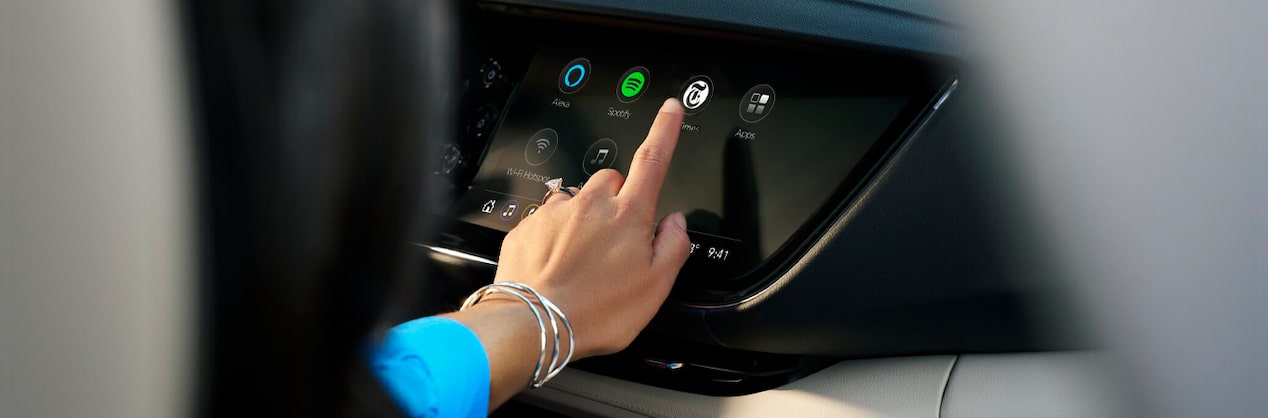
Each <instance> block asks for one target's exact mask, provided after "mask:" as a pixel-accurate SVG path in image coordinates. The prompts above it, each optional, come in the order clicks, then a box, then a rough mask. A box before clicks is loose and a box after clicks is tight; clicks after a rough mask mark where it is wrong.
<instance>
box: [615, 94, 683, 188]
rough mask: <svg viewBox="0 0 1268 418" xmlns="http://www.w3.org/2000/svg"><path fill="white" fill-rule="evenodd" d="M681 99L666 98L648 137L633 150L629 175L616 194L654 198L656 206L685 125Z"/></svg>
mask: <svg viewBox="0 0 1268 418" xmlns="http://www.w3.org/2000/svg"><path fill="white" fill-rule="evenodd" d="M682 114H683V108H682V103H679V102H678V99H673V98H670V99H667V100H665V104H663V105H661V107H660V113H659V114H657V115H656V121H655V122H652V129H651V130H649V131H648V132H647V138H646V139H644V140H643V144H642V145H639V147H638V151H635V152H634V162H633V163H631V164H630V175H629V177H628V178H626V179H625V185H623V186H621V191H620V193H618V194H617V195H618V196H620V197H625V198H630V199H638V200H643V201H648V202H651V206H652V207H655V205H656V198H657V197H658V196H660V186H661V185H663V184H664V183H665V173H667V172H668V171H669V161H670V160H671V159H672V158H673V156H674V148H675V147H677V146H678V132H679V131H680V130H681V129H682Z"/></svg>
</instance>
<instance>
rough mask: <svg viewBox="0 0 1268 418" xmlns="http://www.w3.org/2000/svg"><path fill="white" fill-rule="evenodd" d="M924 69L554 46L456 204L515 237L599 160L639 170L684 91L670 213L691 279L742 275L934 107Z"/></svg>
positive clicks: (666, 191) (516, 96) (663, 202)
mask: <svg viewBox="0 0 1268 418" xmlns="http://www.w3.org/2000/svg"><path fill="white" fill-rule="evenodd" d="M913 74H914V73H913ZM915 77H916V76H914V75H912V74H904V73H902V72H901V71H896V70H894V68H893V67H887V66H880V65H876V64H875V63H874V62H870V61H863V60H859V61H854V60H851V59H849V58H845V57H839V58H817V57H813V56H807V55H799V54H793V53H785V52H780V51H778V50H777V49H773V48H771V49H762V48H754V49H744V48H739V47H733V48H729V49H724V48H712V47H710V46H709V44H681V45H675V44H672V43H662V44H658V45H648V44H643V45H640V44H639V43H638V42H637V40H633V39H631V40H626V41H623V42H614V43H613V45H608V46H602V47H600V46H583V45H572V44H568V45H564V44H557V45H544V46H541V47H540V48H539V49H538V51H537V53H536V55H535V56H534V58H533V59H532V62H531V64H530V65H529V66H528V69H527V71H526V73H525V76H524V78H523V80H522V82H521V83H520V84H519V86H518V88H517V90H516V91H515V92H514V93H513V94H512V96H511V99H510V102H509V105H508V107H507V109H506V110H505V113H504V115H503V117H502V120H501V125H500V126H499V127H498V128H497V130H496V133H495V135H494V136H493V138H492V140H491V142H490V144H489V148H488V150H487V152H486V153H485V156H484V158H483V160H482V162H481V165H480V167H479V171H478V173H477V174H476V176H475V178H474V180H473V182H472V183H471V185H470V187H469V190H467V191H466V192H465V193H464V194H463V195H462V196H461V197H459V198H458V199H457V200H456V201H455V203H454V204H453V206H452V208H451V213H452V214H453V215H454V216H455V217H457V218H458V219H460V220H462V221H465V222H468V223H471V224H476V225H480V226H483V227H487V228H492V229H494V230H498V231H509V230H511V229H512V228H514V227H515V226H516V225H517V224H518V223H519V222H521V220H523V219H524V218H526V217H530V216H532V215H533V212H534V211H535V210H537V208H538V206H539V205H540V204H541V199H542V197H543V195H544V194H545V192H546V187H544V186H543V182H545V181H547V180H549V179H554V178H562V179H563V180H564V183H565V184H568V185H581V186H583V187H584V183H585V181H586V179H587V178H589V176H590V175H592V174H593V173H595V172H596V171H598V170H601V169H605V168H611V169H615V170H618V171H620V172H621V173H622V174H626V173H628V169H629V166H630V162H631V159H632V157H633V155H634V151H635V150H636V149H637V148H638V146H639V144H640V143H641V142H642V140H643V138H644V136H645V135H646V134H647V129H648V127H650V126H651V123H652V120H653V119H654V118H655V117H656V114H657V110H658V109H659V107H660V105H661V102H662V101H663V100H664V99H665V98H667V97H677V98H679V99H680V100H682V102H683V104H684V106H685V107H686V113H687V116H686V118H685V119H684V121H683V123H682V127H681V137H680V139H679V142H678V148H677V151H676V152H675V154H674V156H673V162H672V165H671V168H670V170H669V174H668V177H667V179H666V184H665V186H664V188H663V191H662V192H661V196H660V200H659V203H658V219H659V217H660V216H663V215H665V214H667V213H670V212H672V211H682V212H684V213H685V214H686V215H687V223H688V230H689V233H690V235H691V238H692V242H693V244H692V256H691V257H690V261H689V262H688V266H687V268H686V269H685V270H684V273H683V275H684V276H690V275H697V276H702V277H703V276H707V278H706V279H708V280H727V279H730V278H735V277H739V276H741V275H744V274H745V273H747V272H750V271H752V270H753V269H755V268H757V267H758V266H760V265H761V264H762V263H763V261H765V260H766V259H767V258H769V257H771V256H772V255H773V254H775V253H776V252H777V251H779V250H780V249H781V248H783V247H785V246H786V245H787V243H788V242H789V241H790V239H792V238H794V237H795V236H796V235H797V234H798V231H807V230H810V229H814V228H813V226H808V224H811V223H812V222H810V221H812V220H813V219H814V218H815V216H816V214H821V213H828V212H832V210H833V209H835V208H836V207H837V206H838V205H839V204H840V203H841V202H839V201H833V197H834V196H844V195H845V194H848V192H849V190H852V188H853V186H854V185H852V184H851V183H850V181H847V180H851V179H853V181H854V182H856V183H857V182H858V181H859V179H861V178H863V177H864V176H865V175H866V173H867V172H868V170H870V169H871V168H872V166H873V165H874V164H875V162H876V160H877V159H878V158H879V156H881V155H883V154H884V153H885V151H886V150H888V149H889V147H890V146H891V145H892V144H893V143H894V141H895V139H896V138H897V137H898V136H900V135H901V134H902V132H904V131H905V130H906V129H907V127H908V126H909V125H910V124H911V123H912V121H913V120H914V119H915V117H916V115H918V114H919V113H920V110H921V109H923V108H925V107H927V105H928V103H929V100H930V98H931V97H932V95H933V93H934V91H930V85H929V83H928V82H926V81H924V80H919V81H916V82H913V81H912V80H913V78H915Z"/></svg>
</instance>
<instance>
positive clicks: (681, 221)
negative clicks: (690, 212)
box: [669, 212, 687, 231]
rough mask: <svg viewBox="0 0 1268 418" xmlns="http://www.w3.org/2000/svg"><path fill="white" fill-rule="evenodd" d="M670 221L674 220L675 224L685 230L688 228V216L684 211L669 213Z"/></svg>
mask: <svg viewBox="0 0 1268 418" xmlns="http://www.w3.org/2000/svg"><path fill="white" fill-rule="evenodd" d="M669 221H670V222H673V223H674V225H675V226H677V227H679V228H682V230H683V231H686V230H687V216H686V215H683V214H682V212H674V214H673V215H669Z"/></svg>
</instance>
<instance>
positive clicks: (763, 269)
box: [431, 20, 954, 305]
mask: <svg viewBox="0 0 1268 418" xmlns="http://www.w3.org/2000/svg"><path fill="white" fill-rule="evenodd" d="M525 22H528V24H526V25H525V26H533V25H532V23H537V24H542V23H543V21H536V20H526V21H525ZM582 32H584V33H588V34H593V35H594V38H595V39H605V38H606V39H615V38H621V37H623V38H631V37H634V38H639V39H644V40H649V42H669V41H672V40H673V39H675V38H676V37H678V36H680V34H669V33H664V32H656V31H644V30H638V29H628V28H619V29H614V28H605V27H599V26H592V25H586V24H580V23H557V24H556V25H554V26H550V27H549V28H547V29H542V30H537V31H536V32H535V33H534V34H533V36H532V37H531V40H525V39H521V40H520V43H521V44H532V45H535V46H537V47H539V46H541V45H561V44H567V43H568V42H569V40H570V39H574V38H572V37H571V35H570V34H575V33H582ZM694 35H697V37H696V38H693V39H692V42H694V43H696V44H709V45H717V46H718V47H719V48H762V49H765V50H776V49H777V50H779V51H780V52H779V54H783V55H787V56H793V55H797V56H801V57H804V58H806V59H811V60H815V61H816V62H835V63H842V62H848V63H850V64H851V65H868V66H873V67H874V68H876V69H877V71H876V73H888V74H893V75H894V76H895V77H905V78H906V79H907V80H910V81H909V82H910V83H911V84H912V91H913V92H914V93H913V95H914V96H913V99H912V100H910V101H909V102H908V103H907V105H906V106H904V107H903V108H902V110H900V111H899V112H898V115H897V116H896V117H895V118H894V119H893V121H892V122H891V123H890V124H889V126H888V127H887V128H886V129H885V130H884V132H883V133H882V134H881V136H880V138H878V139H877V140H876V141H875V142H874V143H873V144H872V146H871V147H870V148H869V149H868V150H867V151H866V152H865V153H864V155H863V156H862V157H861V158H860V159H859V160H858V162H857V164H856V165H855V166H854V167H853V169H851V170H850V171H849V174H848V175H846V176H845V178H844V179H843V180H842V181H841V182H840V183H839V184H837V185H836V186H835V190H833V191H832V192H831V193H829V194H828V198H827V199H826V200H825V202H826V203H824V204H823V205H821V207H819V208H817V209H816V210H814V212H813V214H812V215H811V216H810V217H809V218H808V219H807V220H806V221H805V222H803V223H802V225H801V227H800V228H798V229H797V230H796V232H795V233H793V234H792V235H791V236H790V237H789V238H788V239H787V240H786V241H785V242H784V243H783V245H782V246H780V247H779V248H778V249H776V250H774V251H773V252H772V253H771V255H770V256H769V257H767V258H766V259H765V260H764V261H763V262H761V263H759V264H758V265H757V266H756V267H755V268H753V269H752V270H750V271H749V272H748V273H746V274H744V275H742V276H739V277H730V278H725V279H717V278H705V279H700V278H697V279H696V280H686V281H682V282H680V285H679V286H676V287H675V290H674V292H673V293H672V294H671V299H672V300H676V301H679V302H682V303H689V304H693V305H710V304H722V303H726V302H728V301H733V300H737V299H740V298H743V297H746V296H748V295H751V294H753V293H755V292H756V291H758V290H760V289H761V288H764V287H765V286H766V285H767V284H769V282H770V281H771V280H773V279H774V278H775V277H777V276H778V273H780V272H782V271H784V270H785V269H787V267H788V266H789V265H790V264H791V263H792V262H793V261H795V260H796V259H797V258H798V257H799V256H800V255H801V254H803V253H804V252H805V251H806V249H808V247H809V245H810V244H812V243H813V241H814V239H815V238H817V237H819V236H821V235H822V233H823V231H824V229H825V228H826V227H827V226H828V225H829V224H830V221H832V220H835V219H836V218H837V217H839V216H840V214H841V212H842V211H843V209H844V208H845V207H846V206H847V205H848V204H849V203H850V202H851V201H852V200H853V199H854V198H855V196H856V195H857V193H858V192H859V191H860V190H861V189H862V188H863V187H864V186H865V185H866V184H867V183H868V181H869V180H870V179H871V178H872V177H873V176H874V174H875V172H876V171H877V170H878V169H879V168H880V167H881V166H882V165H883V163H884V162H885V161H886V160H887V159H888V156H889V155H891V154H892V153H893V152H894V151H895V150H896V148H897V147H898V146H899V145H901V144H902V143H903V141H904V140H905V139H906V138H907V137H908V136H910V135H911V133H912V131H913V130H914V128H915V127H917V126H918V124H919V123H920V122H922V121H923V120H924V119H925V118H926V116H927V115H928V114H929V113H930V110H931V108H932V105H933V104H934V101H935V100H937V98H939V97H941V95H942V92H944V91H945V89H946V88H948V86H949V85H950V83H951V81H952V80H953V79H954V77H953V74H951V73H950V72H949V71H945V70H943V69H941V67H939V66H936V65H933V64H931V62H933V60H928V59H921V58H919V57H909V56H894V55H888V54H886V53H883V52H878V51H865V50H859V49H852V48H826V47H822V46H806V45H802V44H792V43H781V42H779V41H770V40H761V41H760V42H754V41H753V40H752V39H749V40H746V41H745V42H737V41H736V40H735V39H729V37H728V36H727V35H726V34H716V36H712V37H711V36H707V35H702V34H700V33H695V34H694ZM536 49H537V48H536V47H534V48H529V51H531V53H528V54H525V55H524V56H523V57H521V59H522V60H524V62H523V66H527V62H528V61H530V60H531V59H533V57H535V56H536V55H537V52H538V51H536ZM512 77H519V78H515V79H514V80H513V82H519V81H521V78H522V77H523V74H519V75H513V76H512ZM514 96H515V94H514V92H513V93H512V94H511V97H512V100H513V97H514ZM495 129H496V128H495ZM494 132H496V130H495V131H494ZM486 152H487V144H486ZM483 163H485V162H484V161H480V164H483ZM457 200H458V199H455V201H457ZM443 217H444V218H445V219H446V222H445V226H444V227H442V233H441V235H440V237H437V238H436V239H434V240H431V242H433V243H436V244H437V245H440V246H444V247H449V248H454V249H458V250H460V251H464V252H469V253H473V254H476V255H480V256H483V257H487V258H490V259H496V256H497V253H498V250H499V249H500V245H501V241H502V239H504V237H505V235H506V233H505V232H502V231H499V230H496V229H492V228H487V227H483V226H479V225H476V224H471V223H467V222H464V221H461V220H458V219H457V217H456V216H453V214H452V213H446V214H445V215H444V216H443Z"/></svg>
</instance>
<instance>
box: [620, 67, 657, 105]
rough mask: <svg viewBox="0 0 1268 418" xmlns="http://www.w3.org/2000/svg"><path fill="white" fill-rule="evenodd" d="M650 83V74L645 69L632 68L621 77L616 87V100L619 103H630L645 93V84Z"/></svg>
mask: <svg viewBox="0 0 1268 418" xmlns="http://www.w3.org/2000/svg"><path fill="white" fill-rule="evenodd" d="M649 81H651V72H649V71H647V68H646V67H634V68H631V69H629V70H628V71H626V72H625V75H623V76H621V80H620V83H621V84H620V85H619V86H617V94H616V98H617V100H620V101H621V103H632V102H634V101H635V100H638V98H639V97H641V96H642V95H643V92H645V91H647V83H648V82H649Z"/></svg>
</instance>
